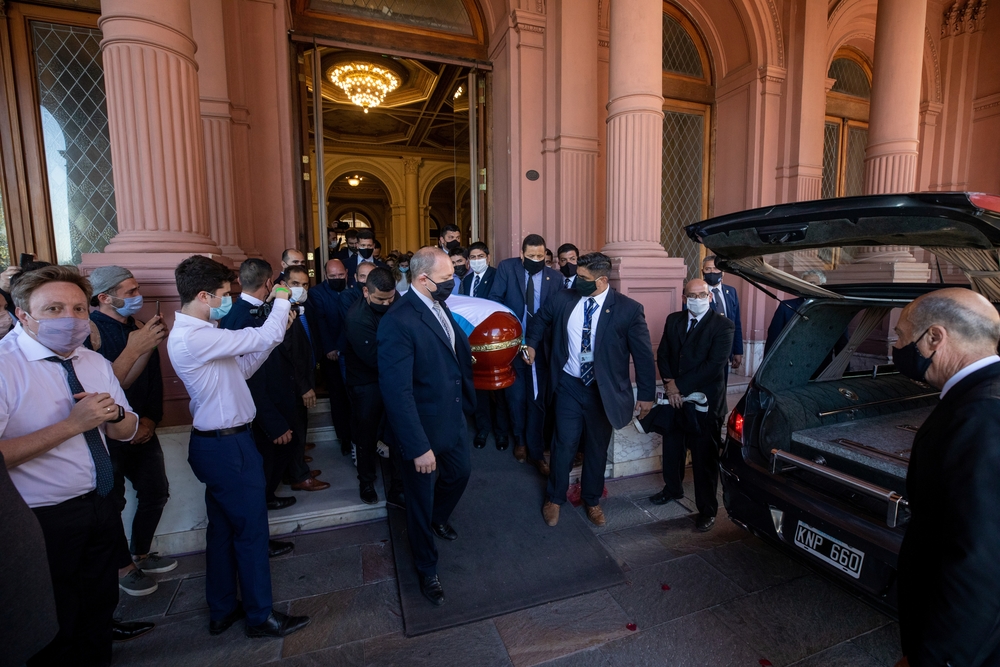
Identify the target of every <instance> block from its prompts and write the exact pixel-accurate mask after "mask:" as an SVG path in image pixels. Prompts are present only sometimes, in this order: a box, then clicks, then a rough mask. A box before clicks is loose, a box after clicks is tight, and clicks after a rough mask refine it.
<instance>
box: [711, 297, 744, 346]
mask: <svg viewBox="0 0 1000 667" xmlns="http://www.w3.org/2000/svg"><path fill="white" fill-rule="evenodd" d="M709 289H711V288H709ZM722 296H723V297H724V298H725V300H726V313H725V315H726V317H728V318H729V320H730V321H731V322H732V323H733V324H734V325H735V327H736V328H735V329H734V330H733V348H732V354H743V320H742V318H740V297H739V295H738V294H737V293H736V288H735V287H732V286H731V285H725V284H723V285H722ZM712 310H713V311H714V310H715V303H714V302H713V303H712Z"/></svg>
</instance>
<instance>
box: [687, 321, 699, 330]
mask: <svg viewBox="0 0 1000 667" xmlns="http://www.w3.org/2000/svg"><path fill="white" fill-rule="evenodd" d="M696 326H698V320H696V319H695V318H693V317H692V318H691V319H690V320H688V330H687V332H688V333H691V330H692V329H694V328H695V327H696Z"/></svg>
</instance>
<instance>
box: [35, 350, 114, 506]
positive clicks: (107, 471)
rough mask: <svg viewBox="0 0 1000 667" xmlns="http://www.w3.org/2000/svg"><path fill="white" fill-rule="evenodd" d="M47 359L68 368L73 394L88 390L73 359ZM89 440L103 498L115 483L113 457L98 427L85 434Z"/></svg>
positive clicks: (67, 375) (99, 490)
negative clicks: (109, 454) (82, 382)
mask: <svg viewBox="0 0 1000 667" xmlns="http://www.w3.org/2000/svg"><path fill="white" fill-rule="evenodd" d="M45 361H54V362H56V363H59V364H62V367H63V368H65V369H66V380H67V381H68V383H69V390H70V392H71V393H73V394H79V393H81V392H83V391H86V390H85V389H84V388H83V385H82V384H80V379H79V378H78V377H77V376H76V370H75V369H74V368H73V360H72V359H60V358H59V357H47V358H46V359H45ZM83 437H84V438H86V440H87V447H88V448H89V449H90V456H91V457H92V458H93V459H94V468H96V469H97V495H99V496H101V497H102V498H103V497H105V496H106V495H108V494H109V493H110V492H111V487H113V486H114V484H115V471H114V468H113V467H112V466H111V457H110V456H108V450H107V449H105V447H104V441H103V440H102V439H101V433H100V431H98V430H97V429H96V428H92V429H90V430H89V431H87V432H86V433H84V434H83Z"/></svg>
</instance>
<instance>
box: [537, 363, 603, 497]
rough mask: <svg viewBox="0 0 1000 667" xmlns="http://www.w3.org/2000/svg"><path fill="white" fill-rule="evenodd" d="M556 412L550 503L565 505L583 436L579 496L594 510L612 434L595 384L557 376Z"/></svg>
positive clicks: (550, 467)
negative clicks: (587, 384)
mask: <svg viewBox="0 0 1000 667" xmlns="http://www.w3.org/2000/svg"><path fill="white" fill-rule="evenodd" d="M555 410H556V415H555V442H553V444H552V458H551V460H550V463H549V469H550V472H549V482H548V489H547V493H548V498H549V501H550V502H553V503H555V504H556V505H562V504H563V503H565V502H566V492H567V491H568V490H569V473H570V471H571V470H572V469H573V457H574V456H576V452H577V451H578V449H580V439H581V437H582V438H583V447H582V451H583V473H582V475H581V477H580V495H581V497H582V498H583V502H585V503H586V504H587V505H589V506H591V507H595V506H597V505H598V504H600V502H601V495H603V493H604V470H605V468H606V467H607V464H608V446H609V445H610V444H611V433H612V431H613V429H612V427H611V422H610V421H609V420H608V415H607V413H606V412H605V411H604V403H603V402H602V401H601V392H600V390H599V389H598V388H597V382H596V381H594V382H593V383H591V385H590V386H589V387H587V386H584V384H583V381H582V380H581V379H580V378H576V377H573V376H572V375H569V374H568V373H560V375H559V390H558V391H557V392H556V402H555Z"/></svg>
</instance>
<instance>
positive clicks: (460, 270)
mask: <svg viewBox="0 0 1000 667" xmlns="http://www.w3.org/2000/svg"><path fill="white" fill-rule="evenodd" d="M468 272H469V267H467V266H465V265H464V264H457V265H456V266H455V275H456V276H458V277H459V278H464V277H465V274H466V273H468Z"/></svg>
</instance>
